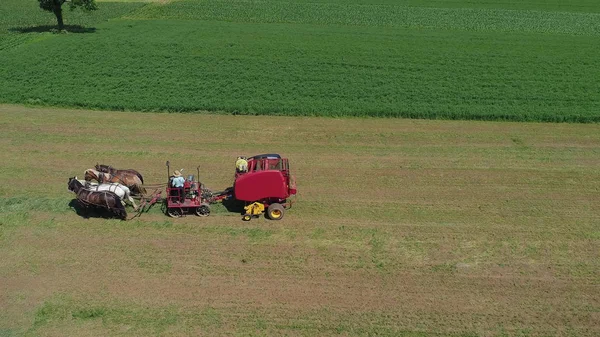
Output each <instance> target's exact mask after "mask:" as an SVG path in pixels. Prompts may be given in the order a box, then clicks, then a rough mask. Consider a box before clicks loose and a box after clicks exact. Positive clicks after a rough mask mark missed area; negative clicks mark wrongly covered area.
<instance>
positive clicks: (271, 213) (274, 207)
mask: <svg viewBox="0 0 600 337" xmlns="http://www.w3.org/2000/svg"><path fill="white" fill-rule="evenodd" d="M283 215H284V208H283V206H282V205H281V204H278V203H275V204H271V205H269V208H267V216H268V217H269V219H271V220H281V219H283Z"/></svg>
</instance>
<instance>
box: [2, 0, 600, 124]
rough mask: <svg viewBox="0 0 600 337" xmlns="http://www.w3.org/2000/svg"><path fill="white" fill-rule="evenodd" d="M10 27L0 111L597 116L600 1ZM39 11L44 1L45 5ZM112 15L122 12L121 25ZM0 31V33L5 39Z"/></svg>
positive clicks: (19, 9)
mask: <svg viewBox="0 0 600 337" xmlns="http://www.w3.org/2000/svg"><path fill="white" fill-rule="evenodd" d="M10 1H11V2H9V3H8V4H7V6H5V7H4V8H5V11H6V12H5V13H4V14H5V15H2V16H0V17H3V19H0V20H4V21H0V57H2V59H3V64H4V67H3V69H2V70H0V79H1V80H2V82H3V83H4V85H3V86H1V87H0V102H12V103H27V104H39V105H57V106H72V107H85V108H94V109H114V110H141V111H171V112H173V111H186V112H196V111H212V112H225V113H234V114H276V115H318V116H377V117H411V118H439V119H486V120H515V121H552V122H598V121H600V83H599V82H598V81H597V78H600V59H599V58H598V57H597V50H598V49H599V48H600V13H598V12H599V11H600V4H598V3H596V2H592V1H570V2H567V3H565V2H558V1H541V2H534V1H522V2H517V1H509V2H499V1H483V2H476V3H472V2H469V1H424V0H421V1H400V2H395V1H387V0H386V1H370V0H355V1H350V2H348V1H335V0H331V1H325V0H322V1H317V2H313V1H292V2H284V1H219V0H207V1H192V0H189V1H176V2H172V3H169V4H166V5H163V4H141V3H101V5H100V8H101V10H100V11H98V12H97V13H92V14H82V13H80V12H74V13H70V12H68V14H67V15H68V22H67V23H70V24H79V25H81V26H82V27H84V28H85V29H92V28H93V30H91V31H92V32H91V33H89V34H66V35H53V34H49V33H42V34H39V33H25V34H24V33H17V32H15V31H14V27H31V26H35V25H36V23H37V24H40V25H45V24H51V23H52V22H53V19H54V18H53V16H52V15H51V14H50V13H43V12H42V11H41V10H39V9H38V8H35V6H31V7H23V5H22V4H18V3H17V2H16V1H15V0H10ZM34 5H35V4H34ZM118 17H121V19H118V20H110V21H108V22H106V20H107V19H110V18H118ZM2 32H3V33H2Z"/></svg>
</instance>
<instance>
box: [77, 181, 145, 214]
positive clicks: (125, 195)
mask: <svg viewBox="0 0 600 337" xmlns="http://www.w3.org/2000/svg"><path fill="white" fill-rule="evenodd" d="M75 179H77V177H75ZM77 181H79V182H80V183H81V184H83V186H85V188H86V189H88V190H90V191H109V192H114V193H115V194H116V195H118V196H119V198H121V200H122V202H123V204H125V199H127V200H129V202H130V203H131V205H132V206H133V209H134V210H137V208H138V207H137V205H136V204H135V201H134V200H133V198H132V197H131V191H130V190H129V187H127V186H125V185H121V184H119V183H107V184H98V183H93V182H91V181H85V180H77Z"/></svg>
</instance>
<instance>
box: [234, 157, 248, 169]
mask: <svg viewBox="0 0 600 337" xmlns="http://www.w3.org/2000/svg"><path fill="white" fill-rule="evenodd" d="M235 170H236V172H237V173H245V172H248V160H247V159H246V157H243V156H240V157H238V158H237V160H236V161H235Z"/></svg>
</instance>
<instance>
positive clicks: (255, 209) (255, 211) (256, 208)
mask: <svg viewBox="0 0 600 337" xmlns="http://www.w3.org/2000/svg"><path fill="white" fill-rule="evenodd" d="M244 209H245V210H246V214H249V215H260V214H262V213H263V212H264V211H265V205H263V204H261V203H260V202H254V203H251V204H250V205H248V206H246V207H244Z"/></svg>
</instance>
